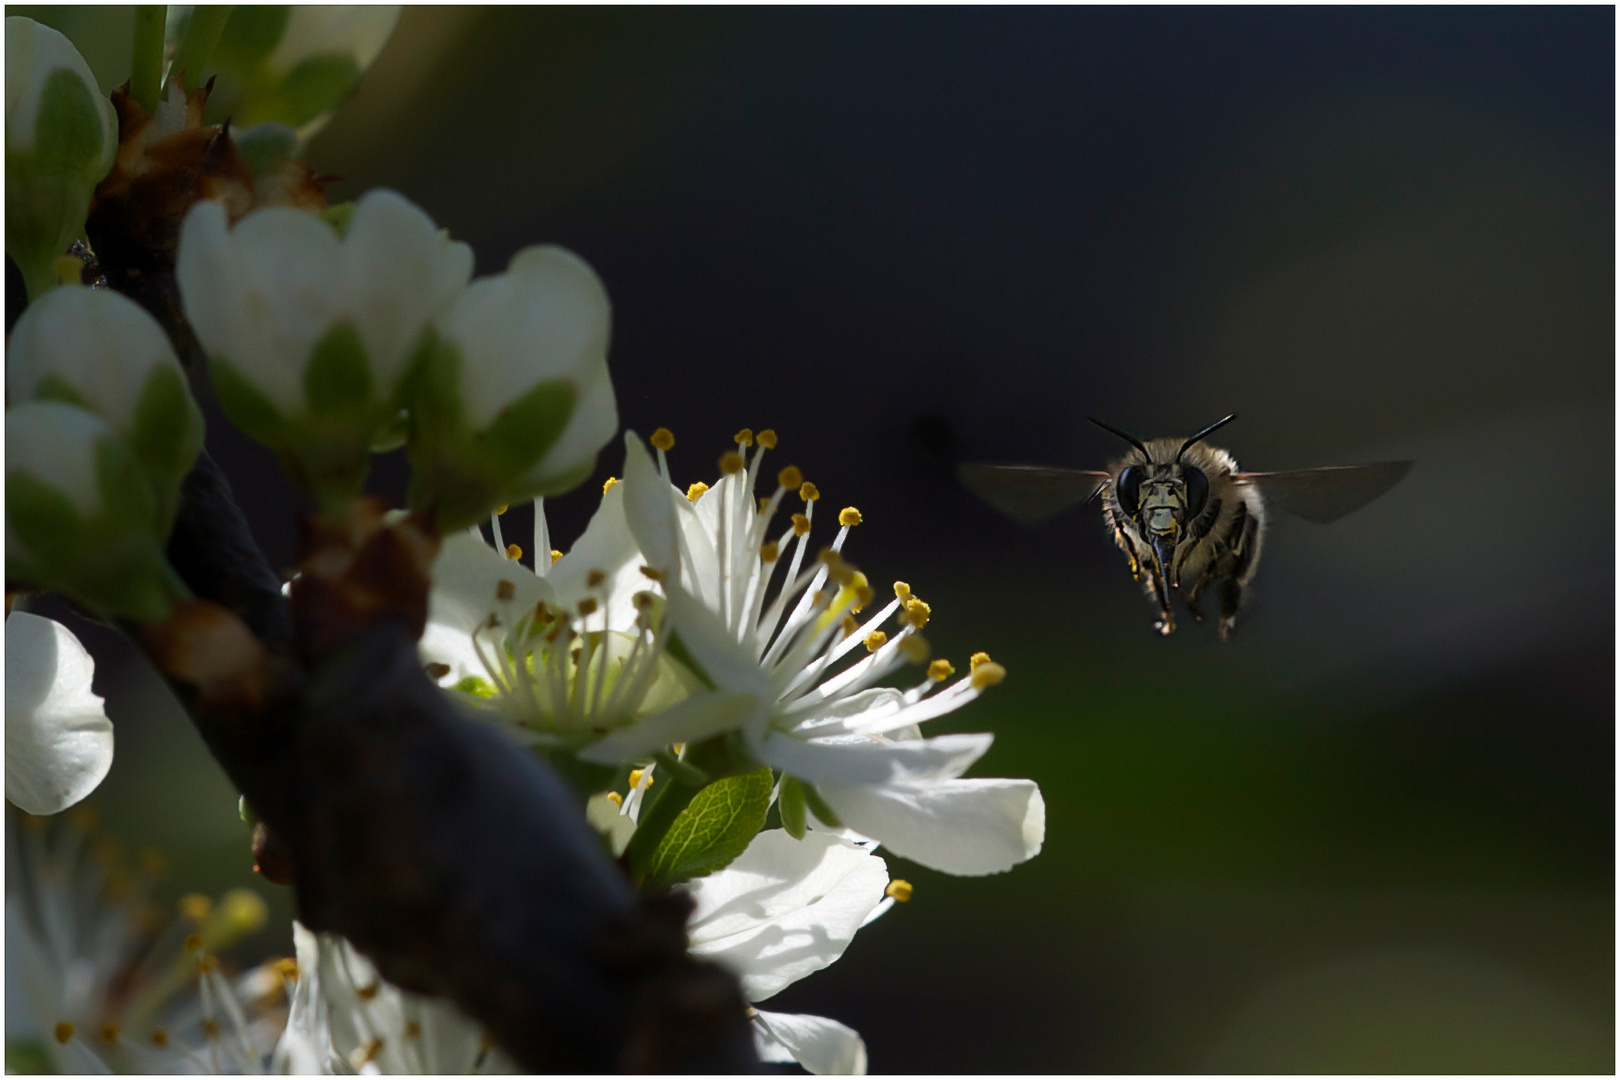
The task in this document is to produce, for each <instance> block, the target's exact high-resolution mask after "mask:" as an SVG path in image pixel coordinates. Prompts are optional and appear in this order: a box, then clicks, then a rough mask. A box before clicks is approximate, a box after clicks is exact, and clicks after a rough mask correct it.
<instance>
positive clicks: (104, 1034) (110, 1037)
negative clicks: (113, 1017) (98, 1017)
mask: <svg viewBox="0 0 1620 1080" xmlns="http://www.w3.org/2000/svg"><path fill="white" fill-rule="evenodd" d="M101 1041H102V1042H105V1043H115V1042H117V1041H118V1025H117V1024H102V1025H101Z"/></svg>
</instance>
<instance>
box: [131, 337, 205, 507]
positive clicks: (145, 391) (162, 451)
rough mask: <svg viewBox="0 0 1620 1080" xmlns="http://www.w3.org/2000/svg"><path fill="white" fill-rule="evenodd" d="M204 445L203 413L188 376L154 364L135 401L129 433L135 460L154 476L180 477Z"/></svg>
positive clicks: (167, 478)
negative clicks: (193, 397) (190, 389)
mask: <svg viewBox="0 0 1620 1080" xmlns="http://www.w3.org/2000/svg"><path fill="white" fill-rule="evenodd" d="M201 446H202V415H201V413H199V412H198V411H197V406H196V405H195V404H193V403H192V400H191V395H190V394H189V393H187V391H186V383H185V379H184V378H183V377H182V376H181V375H180V372H179V371H177V370H175V369H174V368H172V367H166V366H162V365H159V366H157V367H154V368H153V369H152V373H151V374H150V375H148V376H147V377H146V384H145V385H144V386H142V387H141V394H140V397H139V398H137V399H136V401H135V430H134V431H133V432H132V433H131V436H130V449H131V450H132V451H134V453H135V460H136V461H138V462H140V463H141V467H142V468H144V469H146V470H147V471H148V472H150V473H151V474H152V475H153V476H155V477H158V478H161V479H165V480H169V479H172V480H179V479H180V478H181V477H183V476H184V475H185V474H186V473H187V472H189V471H190V470H191V466H192V464H193V463H194V462H195V461H196V460H197V451H198V450H199V449H201Z"/></svg>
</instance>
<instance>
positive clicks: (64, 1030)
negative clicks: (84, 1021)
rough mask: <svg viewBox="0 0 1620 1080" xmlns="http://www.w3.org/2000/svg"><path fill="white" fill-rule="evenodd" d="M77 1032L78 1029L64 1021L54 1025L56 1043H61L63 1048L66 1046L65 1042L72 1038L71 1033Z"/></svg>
mask: <svg viewBox="0 0 1620 1080" xmlns="http://www.w3.org/2000/svg"><path fill="white" fill-rule="evenodd" d="M77 1030H78V1028H76V1027H74V1026H73V1025H72V1024H70V1023H68V1022H67V1021H66V1020H63V1021H61V1022H60V1023H58V1024H57V1025H56V1032H55V1034H56V1041H57V1042H59V1043H61V1044H62V1045H63V1046H66V1045H67V1041H68V1040H69V1039H71V1038H73V1033H74V1032H75V1031H77Z"/></svg>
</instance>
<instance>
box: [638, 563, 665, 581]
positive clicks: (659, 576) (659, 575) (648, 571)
mask: <svg viewBox="0 0 1620 1080" xmlns="http://www.w3.org/2000/svg"><path fill="white" fill-rule="evenodd" d="M638 569H640V570H641V574H642V576H643V577H650V578H652V579H653V580H654V581H663V580H664V572H663V571H662V570H654V569H653V568H652V567H650V566H643V567H639V568H638Z"/></svg>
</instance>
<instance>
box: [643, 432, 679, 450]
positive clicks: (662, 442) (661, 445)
mask: <svg viewBox="0 0 1620 1080" xmlns="http://www.w3.org/2000/svg"><path fill="white" fill-rule="evenodd" d="M647 441H648V442H650V443H652V444H653V449H655V450H673V449H675V433H674V432H673V431H671V430H669V428H667V427H661V428H659V429H658V430H657V431H655V432H653V433H652V438H650V439H648V440H647Z"/></svg>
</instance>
